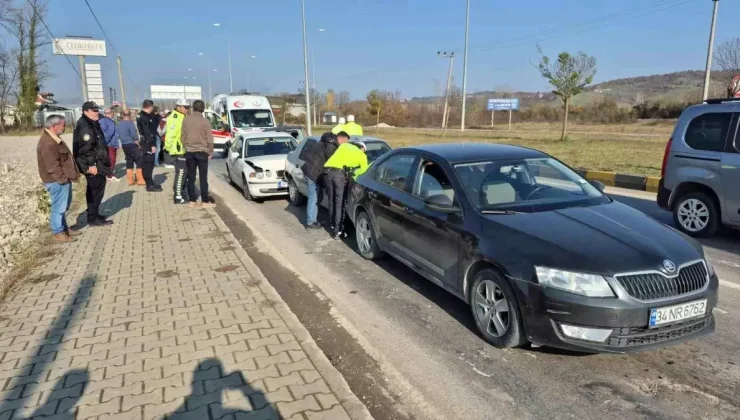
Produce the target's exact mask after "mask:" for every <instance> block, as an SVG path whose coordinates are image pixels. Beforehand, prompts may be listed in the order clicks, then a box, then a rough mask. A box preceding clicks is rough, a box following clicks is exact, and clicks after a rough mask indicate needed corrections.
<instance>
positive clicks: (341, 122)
mask: <svg viewBox="0 0 740 420" xmlns="http://www.w3.org/2000/svg"><path fill="white" fill-rule="evenodd" d="M346 123H347V122H346V121H345V120H344V117H339V124H337V125H336V126H334V128H332V129H331V132H332V133H333V134H339V133H341V132H342V131H344V124H346Z"/></svg>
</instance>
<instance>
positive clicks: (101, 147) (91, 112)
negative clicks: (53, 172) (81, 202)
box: [72, 102, 113, 226]
mask: <svg viewBox="0 0 740 420" xmlns="http://www.w3.org/2000/svg"><path fill="white" fill-rule="evenodd" d="M82 113H83V115H82V117H81V118H80V119H79V121H77V126H76V127H75V131H74V134H73V137H72V154H73V155H74V158H75V162H76V163H77V167H78V168H79V170H80V172H81V173H83V174H85V178H87V190H86V191H85V196H86V198H87V223H88V224H89V225H90V226H107V225H111V224H113V222H111V221H110V220H105V218H104V217H103V216H101V215H100V203H101V202H102V201H103V196H104V195H105V178H106V176H109V175H113V168H111V166H110V159H108V146H107V145H106V143H105V135H103V129H102V128H100V123H99V122H98V120H99V119H100V108H99V107H98V105H97V104H96V103H95V102H85V103H84V104H82Z"/></svg>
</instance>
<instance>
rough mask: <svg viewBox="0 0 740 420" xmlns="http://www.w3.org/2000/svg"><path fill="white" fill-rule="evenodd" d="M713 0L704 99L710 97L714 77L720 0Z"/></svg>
mask: <svg viewBox="0 0 740 420" xmlns="http://www.w3.org/2000/svg"><path fill="white" fill-rule="evenodd" d="M712 2H714V11H713V12H712V27H711V29H710V30H709V49H708V50H707V68H706V70H705V71H704V93H703V94H702V97H701V99H702V101H706V100H707V98H708V97H709V85H710V84H711V79H712V50H714V29H715V27H716V25H717V9H718V8H719V0H712Z"/></svg>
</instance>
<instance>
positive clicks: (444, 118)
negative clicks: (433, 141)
mask: <svg viewBox="0 0 740 420" xmlns="http://www.w3.org/2000/svg"><path fill="white" fill-rule="evenodd" d="M437 55H438V56H439V57H443V58H449V59H450V67H449V69H448V70H447V90H446V91H445V107H444V109H443V110H442V130H443V131H442V137H444V135H445V134H446V133H447V115H448V111H447V104H448V103H449V100H450V85H451V84H452V62H453V61H455V53H454V52H452V53H447V52H439V51H437Z"/></svg>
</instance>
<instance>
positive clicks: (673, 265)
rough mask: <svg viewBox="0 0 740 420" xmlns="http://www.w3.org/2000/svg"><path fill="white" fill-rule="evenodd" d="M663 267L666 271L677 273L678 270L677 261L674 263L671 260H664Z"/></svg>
mask: <svg viewBox="0 0 740 420" xmlns="http://www.w3.org/2000/svg"><path fill="white" fill-rule="evenodd" d="M663 268H665V271H666V272H667V273H675V272H676V263H674V262H673V261H671V260H663Z"/></svg>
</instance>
